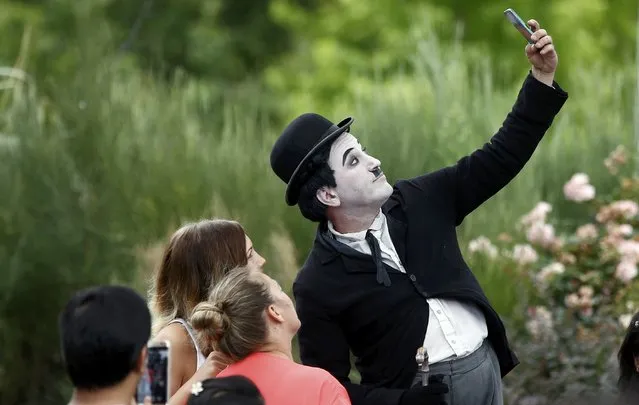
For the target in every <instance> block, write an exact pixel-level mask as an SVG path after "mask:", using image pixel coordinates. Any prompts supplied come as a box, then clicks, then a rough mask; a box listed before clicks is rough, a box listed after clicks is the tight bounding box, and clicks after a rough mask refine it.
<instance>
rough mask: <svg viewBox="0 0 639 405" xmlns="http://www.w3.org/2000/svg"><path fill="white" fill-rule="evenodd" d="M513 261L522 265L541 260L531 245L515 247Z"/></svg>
mask: <svg viewBox="0 0 639 405" xmlns="http://www.w3.org/2000/svg"><path fill="white" fill-rule="evenodd" d="M513 259H515V261H516V262H517V263H519V264H520V265H526V264H530V263H534V262H536V261H537V260H538V259H539V256H538V255H537V252H536V251H535V249H533V247H532V246H530V245H515V247H514V248H513Z"/></svg>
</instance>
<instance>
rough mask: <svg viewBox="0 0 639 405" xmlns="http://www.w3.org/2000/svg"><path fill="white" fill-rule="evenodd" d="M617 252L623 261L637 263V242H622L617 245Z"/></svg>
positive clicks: (638, 245) (638, 250) (638, 246)
mask: <svg viewBox="0 0 639 405" xmlns="http://www.w3.org/2000/svg"><path fill="white" fill-rule="evenodd" d="M617 252H618V253H619V254H620V255H621V257H622V258H623V259H624V260H627V261H630V262H635V263H637V262H639V242H636V241H634V240H622V241H621V242H619V243H618V244H617Z"/></svg>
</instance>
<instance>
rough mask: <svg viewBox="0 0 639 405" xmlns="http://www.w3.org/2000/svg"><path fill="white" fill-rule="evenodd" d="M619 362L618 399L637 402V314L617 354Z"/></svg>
mask: <svg viewBox="0 0 639 405" xmlns="http://www.w3.org/2000/svg"><path fill="white" fill-rule="evenodd" d="M617 359H618V361H619V381H618V383H617V387H618V388H619V393H620V399H621V400H622V401H623V402H624V403H628V404H629V403H637V402H639V313H636V314H635V315H634V316H633V317H632V319H631V320H630V323H629V324H628V328H627V329H626V336H625V338H624V340H623V343H622V344H621V347H620V348H619V352H618V353H617Z"/></svg>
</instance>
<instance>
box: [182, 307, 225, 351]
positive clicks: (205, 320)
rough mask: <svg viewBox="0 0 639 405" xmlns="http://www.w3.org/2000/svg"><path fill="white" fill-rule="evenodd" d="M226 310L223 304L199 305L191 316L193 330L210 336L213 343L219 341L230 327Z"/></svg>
mask: <svg viewBox="0 0 639 405" xmlns="http://www.w3.org/2000/svg"><path fill="white" fill-rule="evenodd" d="M226 309H227V306H226V304H225V303H224V302H221V303H220V302H216V303H211V302H201V303H199V304H198V305H197V306H196V307H195V309H194V310H193V315H192V316H191V325H192V326H193V329H195V330H196V331H198V332H202V333H204V334H205V335H208V336H210V337H211V338H213V340H214V341H215V342H217V341H219V340H220V339H221V338H222V336H224V334H225V333H226V332H227V331H228V330H229V328H230V327H231V320H230V319H229V316H228V314H227V313H226Z"/></svg>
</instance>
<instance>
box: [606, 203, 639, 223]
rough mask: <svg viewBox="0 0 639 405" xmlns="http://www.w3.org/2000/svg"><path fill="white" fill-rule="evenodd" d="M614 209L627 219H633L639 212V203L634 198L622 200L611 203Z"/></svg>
mask: <svg viewBox="0 0 639 405" xmlns="http://www.w3.org/2000/svg"><path fill="white" fill-rule="evenodd" d="M610 206H611V208H612V209H613V211H615V212H617V213H619V215H621V216H622V217H624V218H626V219H631V218H634V217H635V216H637V214H639V205H637V203H636V202H634V201H632V200H620V201H615V202H613V203H612V204H610Z"/></svg>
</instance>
